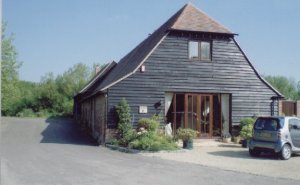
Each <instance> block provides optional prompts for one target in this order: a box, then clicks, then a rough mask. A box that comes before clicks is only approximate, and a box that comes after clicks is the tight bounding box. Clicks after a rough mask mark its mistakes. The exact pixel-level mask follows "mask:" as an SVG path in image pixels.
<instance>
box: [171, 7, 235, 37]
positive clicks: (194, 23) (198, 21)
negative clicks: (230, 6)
mask: <svg viewBox="0 0 300 185" xmlns="http://www.w3.org/2000/svg"><path fill="white" fill-rule="evenodd" d="M171 29H173V30H184V31H196V32H212V33H225V34H233V33H232V32H231V31H229V30H228V29H227V28H225V27H224V26H223V25H221V24H220V23H218V22H216V21H215V20H213V19H212V18H211V17H209V16H208V15H207V14H205V13H204V12H202V11H201V10H199V9H197V8H196V7H195V6H193V5H192V4H191V3H188V4H187V5H185V6H184V8H183V11H182V12H181V14H180V15H179V16H178V19H177V20H176V22H175V23H174V24H173V25H172V27H171Z"/></svg>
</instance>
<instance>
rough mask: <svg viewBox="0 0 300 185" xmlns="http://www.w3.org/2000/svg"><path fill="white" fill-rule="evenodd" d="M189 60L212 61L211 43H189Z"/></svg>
mask: <svg viewBox="0 0 300 185" xmlns="http://www.w3.org/2000/svg"><path fill="white" fill-rule="evenodd" d="M189 58H190V59H192V60H211V44H210V42H209V41H189Z"/></svg>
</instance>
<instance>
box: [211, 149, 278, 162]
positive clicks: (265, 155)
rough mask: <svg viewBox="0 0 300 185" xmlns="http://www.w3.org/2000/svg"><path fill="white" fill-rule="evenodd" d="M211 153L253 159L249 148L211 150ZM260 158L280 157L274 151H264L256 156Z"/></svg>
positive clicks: (271, 158) (273, 158)
mask: <svg viewBox="0 0 300 185" xmlns="http://www.w3.org/2000/svg"><path fill="white" fill-rule="evenodd" d="M209 154H211V155H214V156H223V157H230V158H242V159H253V158H254V157H251V156H250V155H249V152H248V150H243V151H232V150H224V151H217V152H209ZM255 159H258V160H278V157H277V156H276V155H274V154H273V153H262V154H261V155H260V156H259V157H255Z"/></svg>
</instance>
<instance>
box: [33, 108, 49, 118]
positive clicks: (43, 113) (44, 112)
mask: <svg viewBox="0 0 300 185" xmlns="http://www.w3.org/2000/svg"><path fill="white" fill-rule="evenodd" d="M36 116H37V117H50V116H52V114H51V113H50V112H49V111H48V110H40V111H39V112H36Z"/></svg>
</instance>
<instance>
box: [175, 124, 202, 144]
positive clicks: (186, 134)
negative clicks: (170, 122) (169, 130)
mask: <svg viewBox="0 0 300 185" xmlns="http://www.w3.org/2000/svg"><path fill="white" fill-rule="evenodd" d="M197 133H198V132H197V131H196V130H193V129H190V128H179V129H178V130H177V137H178V139H181V140H182V142H183V148H185V149H193V139H194V138H195V137H196V136H197Z"/></svg>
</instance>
